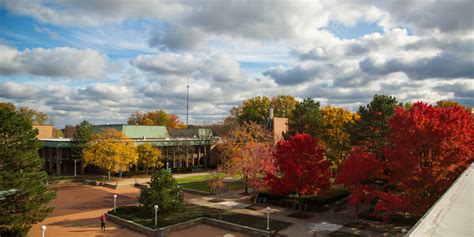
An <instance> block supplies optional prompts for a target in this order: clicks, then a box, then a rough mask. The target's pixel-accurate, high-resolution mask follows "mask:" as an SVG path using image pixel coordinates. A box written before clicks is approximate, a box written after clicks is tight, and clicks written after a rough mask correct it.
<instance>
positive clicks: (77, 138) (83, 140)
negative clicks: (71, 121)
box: [71, 120, 94, 173]
mask: <svg viewBox="0 0 474 237" xmlns="http://www.w3.org/2000/svg"><path fill="white" fill-rule="evenodd" d="M93 133H94V132H93V131H92V124H90V123H89V122H88V121H87V120H84V121H82V122H81V123H80V124H79V125H76V131H75V132H74V134H73V136H72V139H71V151H72V157H73V158H74V159H78V160H82V161H83V160H84V150H85V149H86V147H87V145H88V144H89V142H90V141H91V140H92V135H93ZM84 167H85V163H84V162H81V173H83V171H84Z"/></svg>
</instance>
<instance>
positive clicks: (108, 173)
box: [107, 171, 110, 180]
mask: <svg viewBox="0 0 474 237" xmlns="http://www.w3.org/2000/svg"><path fill="white" fill-rule="evenodd" d="M107 175H108V176H109V180H110V171H108V172H107Z"/></svg>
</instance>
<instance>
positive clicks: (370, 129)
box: [346, 95, 398, 159]
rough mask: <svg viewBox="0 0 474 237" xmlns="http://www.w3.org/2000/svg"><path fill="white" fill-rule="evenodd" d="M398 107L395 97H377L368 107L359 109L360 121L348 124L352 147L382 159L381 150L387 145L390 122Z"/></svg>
mask: <svg viewBox="0 0 474 237" xmlns="http://www.w3.org/2000/svg"><path fill="white" fill-rule="evenodd" d="M397 105H398V102H397V99H395V97H392V96H387V95H375V96H374V98H373V99H372V101H371V102H370V103H369V104H368V105H367V106H361V107H359V111H358V114H359V116H360V119H358V120H357V121H356V122H355V123H348V124H346V129H347V132H348V133H349V138H350V141H351V144H352V146H359V147H362V148H363V149H364V150H365V151H367V152H371V153H374V154H377V158H379V159H380V158H382V156H383V154H382V150H381V148H382V147H383V146H384V145H385V144H386V138H385V137H386V134H387V132H388V129H389V125H388V120H389V119H390V118H391V117H392V116H393V115H394V114H395V107H396V106H397Z"/></svg>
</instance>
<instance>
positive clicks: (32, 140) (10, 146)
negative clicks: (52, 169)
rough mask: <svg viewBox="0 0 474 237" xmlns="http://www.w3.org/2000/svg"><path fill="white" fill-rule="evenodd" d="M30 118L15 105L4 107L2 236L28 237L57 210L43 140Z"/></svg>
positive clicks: (0, 125) (0, 120)
mask: <svg viewBox="0 0 474 237" xmlns="http://www.w3.org/2000/svg"><path fill="white" fill-rule="evenodd" d="M36 135H37V132H36V130H33V128H32V126H31V123H30V121H28V119H27V118H25V117H24V116H23V115H22V114H20V113H19V112H15V111H14V110H13V109H12V108H1V109H0V191H2V192H4V193H3V194H1V196H0V199H1V201H0V235H1V236H26V235H27V233H28V231H29V229H30V228H31V226H32V225H33V224H35V223H38V222H40V221H42V220H44V219H45V218H46V216H47V215H48V214H49V213H51V211H52V210H53V208H52V207H49V206H48V205H47V204H48V203H49V202H50V201H51V200H52V199H54V197H55V193H53V192H50V191H48V190H47V186H46V185H45V182H46V179H47V175H46V172H44V171H43V168H44V161H43V160H42V159H41V158H40V157H39V155H38V149H39V148H40V147H41V144H40V142H39V141H38V140H37V139H36Z"/></svg>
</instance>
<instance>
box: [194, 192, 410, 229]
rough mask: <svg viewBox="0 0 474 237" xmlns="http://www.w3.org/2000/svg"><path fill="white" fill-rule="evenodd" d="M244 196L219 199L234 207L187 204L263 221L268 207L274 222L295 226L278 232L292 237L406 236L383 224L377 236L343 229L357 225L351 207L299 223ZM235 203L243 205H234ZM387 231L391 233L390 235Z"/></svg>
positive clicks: (237, 194) (202, 202)
mask: <svg viewBox="0 0 474 237" xmlns="http://www.w3.org/2000/svg"><path fill="white" fill-rule="evenodd" d="M242 192H243V190H237V191H232V192H228V193H224V194H222V195H219V198H220V199H224V200H225V201H226V202H227V203H231V204H232V205H223V204H222V203H214V202H209V201H210V200H212V199H214V197H212V196H207V197H198V198H194V199H190V200H189V201H188V202H190V203H194V204H197V205H202V206H208V207H214V208H220V209H226V210H230V211H234V212H238V213H243V214H248V215H254V216H261V217H266V212H265V209H264V208H266V207H267V206H269V207H270V208H271V211H270V218H271V219H274V220H279V221H285V222H289V223H292V225H291V226H289V227H287V228H285V229H282V230H280V231H278V233H280V234H284V235H287V236H291V237H312V236H328V234H329V233H331V232H334V231H340V232H345V233H352V234H360V235H364V236H383V235H388V236H403V234H402V232H401V229H402V227H399V226H391V225H388V224H384V223H371V224H375V225H377V224H378V225H380V226H381V229H380V230H382V231H381V232H378V231H377V232H374V231H373V229H368V230H359V229H356V228H348V227H344V226H343V225H345V224H348V223H353V222H355V210H354V208H352V207H350V208H347V209H346V210H344V211H342V212H337V213H334V212H333V211H332V210H331V211H327V212H323V213H308V214H311V215H313V217H311V218H308V219H300V218H293V217H289V216H288V215H291V214H294V213H296V211H294V210H292V209H288V208H283V207H279V206H272V205H266V204H264V205H262V204H258V205H255V204H254V203H253V202H251V201H250V200H249V196H245V195H242V194H241V193H242ZM233 202H235V203H240V204H241V205H236V204H233ZM224 204H226V203H224ZM250 205H254V207H261V210H251V209H246V208H245V207H247V206H250ZM384 228H385V230H384ZM386 231H390V233H388V232H386Z"/></svg>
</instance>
